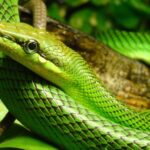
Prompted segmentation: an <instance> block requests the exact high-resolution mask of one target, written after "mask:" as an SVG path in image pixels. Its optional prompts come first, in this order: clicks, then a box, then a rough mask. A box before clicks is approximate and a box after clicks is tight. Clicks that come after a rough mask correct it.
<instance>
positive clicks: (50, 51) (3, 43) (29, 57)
mask: <svg viewBox="0 0 150 150" xmlns="http://www.w3.org/2000/svg"><path fill="white" fill-rule="evenodd" d="M0 49H1V51H3V52H4V53H5V54H6V55H8V56H10V57H11V58H12V59H14V60H15V61H17V62H19V63H21V64H23V65H24V66H26V67H27V68H29V69H30V70H32V71H34V72H35V73H37V74H39V75H40V76H42V77H44V78H45V79H47V80H49V81H51V82H53V83H55V84H57V85H58V86H60V87H64V84H65V87H66V85H68V84H71V82H75V83H77V80H76V76H78V77H81V74H83V70H85V68H86V66H87V65H86V62H85V61H84V60H83V59H82V58H81V56H80V55H79V54H77V53H76V52H74V51H73V50H72V49H70V48H69V47H67V46H66V45H65V44H63V43H62V42H60V41H59V40H57V38H56V37H55V36H54V35H53V34H52V33H48V32H46V31H45V30H41V29H36V28H33V27H32V26H30V25H27V24H24V23H15V24H12V23H11V24H10V23H3V24H0Z"/></svg>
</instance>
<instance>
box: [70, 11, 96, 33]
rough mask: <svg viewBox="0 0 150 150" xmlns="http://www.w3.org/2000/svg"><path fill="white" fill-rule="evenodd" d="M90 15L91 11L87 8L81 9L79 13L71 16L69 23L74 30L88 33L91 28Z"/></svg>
mask: <svg viewBox="0 0 150 150" xmlns="http://www.w3.org/2000/svg"><path fill="white" fill-rule="evenodd" d="M92 13H93V12H92V10H91V9H88V8H85V9H81V10H80V11H77V12H75V13H74V14H73V15H72V16H71V18H70V20H69V23H70V25H71V26H73V27H74V28H77V29H80V30H82V31H83V32H86V33H90V32H91V30H92V26H91V23H90V19H91V17H92Z"/></svg>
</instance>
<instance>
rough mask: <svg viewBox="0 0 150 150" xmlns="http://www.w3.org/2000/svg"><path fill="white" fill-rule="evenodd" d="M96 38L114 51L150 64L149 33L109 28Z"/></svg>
mask: <svg viewBox="0 0 150 150" xmlns="http://www.w3.org/2000/svg"><path fill="white" fill-rule="evenodd" d="M97 38H98V39H99V40H100V41H101V42H103V43H104V44H106V45H108V46H109V47H111V48H112V49H114V50H115V51H117V52H119V53H120V54H123V55H125V56H127V57H130V58H133V59H139V60H142V61H145V62H146V63H148V64H150V46H149V45H150V34H149V33H140V32H126V31H118V30H109V31H107V32H103V33H101V34H99V35H98V36H97Z"/></svg>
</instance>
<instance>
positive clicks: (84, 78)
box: [0, 2, 150, 149]
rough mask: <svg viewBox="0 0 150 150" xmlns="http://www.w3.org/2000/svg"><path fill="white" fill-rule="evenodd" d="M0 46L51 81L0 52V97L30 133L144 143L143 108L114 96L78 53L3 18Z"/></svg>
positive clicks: (107, 143) (70, 140)
mask: <svg viewBox="0 0 150 150" xmlns="http://www.w3.org/2000/svg"><path fill="white" fill-rule="evenodd" d="M12 3H13V4H14V2H12ZM10 5H11V3H10ZM22 27H23V29H21V28H22ZM30 31H32V32H30ZM0 49H1V50H2V51H4V53H6V54H7V55H8V56H10V57H12V58H13V59H15V60H16V61H18V62H20V63H22V64H23V65H25V66H26V67H27V68H29V69H31V70H32V71H34V72H36V73H37V74H39V75H40V76H42V77H44V78H45V79H47V80H49V81H51V82H52V84H51V83H49V82H48V81H47V80H44V79H42V78H40V77H39V76H37V75H35V74H34V73H32V72H30V71H29V70H28V69H26V68H24V67H23V66H22V65H20V64H18V63H16V62H14V61H13V60H11V59H9V58H8V57H6V56H5V57H4V56H3V57H1V61H0V65H1V69H0V71H1V72H0V82H1V83H0V97H1V98H2V101H3V102H4V104H5V105H6V106H7V108H8V109H9V111H10V112H11V113H12V114H13V115H14V116H15V117H16V118H17V119H18V120H20V121H21V122H22V123H23V124H24V125H25V126H27V127H28V128H29V129H31V130H32V131H34V132H35V133H36V134H38V135H40V136H42V137H43V138H45V139H46V140H48V141H52V142H53V143H55V144H57V145H59V147H61V148H65V149H150V117H149V112H147V113H146V112H145V113H140V112H134V111H133V110H130V109H129V108H127V106H125V105H123V104H121V103H120V102H118V101H117V100H116V99H115V98H114V97H113V96H112V95H111V94H110V93H109V92H108V91H107V90H105V88H104V87H103V86H102V85H101V83H100V82H99V81H98V80H97V78H96V77H95V75H94V74H93V73H92V70H91V69H90V68H89V66H88V65H87V63H86V62H85V61H84V60H83V59H82V58H81V56H80V55H78V54H77V53H75V52H74V51H73V50H71V49H70V48H68V47H67V46H65V45H64V44H63V43H61V42H60V41H58V40H57V39H56V38H55V36H53V35H50V34H49V33H47V32H46V31H44V30H38V29H35V28H33V27H31V26H29V25H26V24H21V23H16V24H13V23H12V24H9V23H3V24H0ZM54 85H55V86H56V87H54Z"/></svg>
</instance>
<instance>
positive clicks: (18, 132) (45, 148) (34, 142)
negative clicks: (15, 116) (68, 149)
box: [0, 124, 58, 150]
mask: <svg viewBox="0 0 150 150" xmlns="http://www.w3.org/2000/svg"><path fill="white" fill-rule="evenodd" d="M4 148H7V149H11V148H13V149H23V150H58V149H57V148H55V147H53V146H51V145H50V144H48V143H46V142H44V141H42V140H41V139H39V138H37V137H36V136H34V135H33V134H31V132H29V131H28V130H27V129H25V128H24V127H23V126H20V125H18V124H14V125H13V126H12V127H10V128H9V129H8V130H7V131H6V133H5V134H4V135H2V136H1V137H0V150H2V149H3V150H4Z"/></svg>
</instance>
